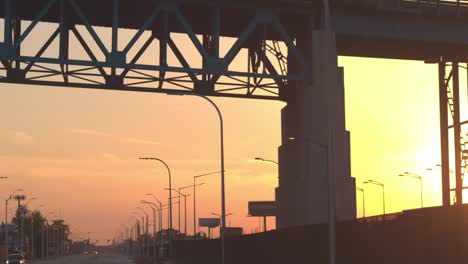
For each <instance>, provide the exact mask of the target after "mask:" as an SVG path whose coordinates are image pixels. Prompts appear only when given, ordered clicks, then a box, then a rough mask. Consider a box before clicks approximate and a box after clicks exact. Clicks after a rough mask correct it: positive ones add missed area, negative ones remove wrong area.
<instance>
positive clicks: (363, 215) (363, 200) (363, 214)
mask: <svg viewBox="0 0 468 264" xmlns="http://www.w3.org/2000/svg"><path fill="white" fill-rule="evenodd" d="M356 190H358V191H360V192H362V217H363V218H366V204H365V197H364V189H363V188H361V187H357V186H356Z"/></svg>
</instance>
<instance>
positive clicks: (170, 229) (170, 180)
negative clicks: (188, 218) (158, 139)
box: [140, 157, 173, 256]
mask: <svg viewBox="0 0 468 264" xmlns="http://www.w3.org/2000/svg"><path fill="white" fill-rule="evenodd" d="M140 159H141V160H155V161H159V162H161V163H162V164H163V165H164V166H165V167H166V169H167V172H168V174H169V236H168V239H169V255H170V256H172V250H173V249H172V176H171V169H170V168H169V166H168V165H167V163H166V162H164V161H163V160H162V159H159V158H153V157H150V158H140Z"/></svg>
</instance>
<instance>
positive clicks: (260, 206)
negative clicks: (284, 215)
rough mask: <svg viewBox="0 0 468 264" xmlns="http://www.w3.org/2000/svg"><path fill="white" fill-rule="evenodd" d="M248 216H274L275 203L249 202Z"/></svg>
mask: <svg viewBox="0 0 468 264" xmlns="http://www.w3.org/2000/svg"><path fill="white" fill-rule="evenodd" d="M249 216H263V217H267V216H276V202H275V201H257V202H255V201H251V202H249Z"/></svg>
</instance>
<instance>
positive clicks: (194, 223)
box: [193, 171, 221, 239]
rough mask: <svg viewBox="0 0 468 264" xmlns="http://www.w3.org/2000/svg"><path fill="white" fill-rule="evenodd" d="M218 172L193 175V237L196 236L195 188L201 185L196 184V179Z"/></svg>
mask: <svg viewBox="0 0 468 264" xmlns="http://www.w3.org/2000/svg"><path fill="white" fill-rule="evenodd" d="M219 173H221V172H220V171H217V172H211V173H205V174H201V175H196V176H193V236H194V237H195V239H196V236H197V199H196V193H197V192H196V190H197V186H200V185H202V184H197V179H198V178H201V177H205V176H209V175H215V174H219Z"/></svg>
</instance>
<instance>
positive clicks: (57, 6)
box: [0, 0, 311, 99]
mask: <svg viewBox="0 0 468 264" xmlns="http://www.w3.org/2000/svg"><path fill="white" fill-rule="evenodd" d="M106 1H107V2H108V3H109V6H108V8H107V9H108V12H107V10H106V12H107V13H109V14H108V16H109V18H110V19H111V21H109V23H108V25H110V26H107V27H98V26H96V25H94V24H93V23H94V22H93V21H94V19H92V18H91V15H89V14H88V13H89V8H86V7H87V6H86V5H83V3H88V2H89V1H86V0H40V1H34V4H35V5H38V3H40V8H38V10H36V11H35V14H34V16H33V17H34V18H33V19H32V20H25V19H24V18H22V17H21V16H19V15H18V13H19V12H18V10H19V9H21V8H27V7H24V6H22V5H23V4H24V3H26V2H28V0H3V1H2V5H1V6H2V8H3V11H4V14H3V17H4V32H3V33H4V34H3V35H4V36H3V38H4V40H3V43H0V61H1V62H2V64H1V65H2V67H1V68H0V74H1V77H0V81H1V82H16V83H24V84H35V85H49V86H50V85H52V86H69V87H79V88H97V89H115V90H126V91H145V92H165V93H171V92H177V93H192V92H196V93H200V94H206V95H215V96H228V97H246V98H262V99H282V98H281V89H286V84H287V82H288V80H294V81H300V80H303V79H304V78H305V72H306V65H305V61H304V54H303V52H304V51H302V50H300V49H299V48H298V47H297V46H296V43H295V36H294V32H292V31H291V29H290V28H287V26H285V25H284V24H283V23H282V18H283V17H284V13H281V12H284V11H281V12H278V11H277V10H275V9H272V8H269V9H268V8H259V7H255V8H253V7H248V8H247V7H246V8H245V9H244V10H242V9H240V10H238V11H236V12H240V13H241V12H243V13H245V14H249V15H248V16H249V19H248V20H246V21H248V23H245V25H243V26H240V27H237V29H236V30H237V31H238V32H237V33H235V34H233V35H235V37H234V38H233V37H232V36H230V38H229V41H226V39H227V38H225V37H223V36H222V34H223V32H226V29H223V30H222V26H223V25H225V21H224V20H225V19H226V18H225V17H224V14H226V13H227V11H225V9H224V7H222V6H221V7H220V6H207V7H206V10H207V11H206V13H207V14H209V15H210V19H209V21H210V24H208V25H206V27H205V28H208V29H210V30H204V31H205V32H203V33H202V34H201V33H200V32H199V30H198V28H200V25H195V26H194V25H193V24H194V23H197V22H196V21H197V20H196V19H193V18H192V16H193V14H188V13H187V11H186V10H187V8H186V7H182V6H181V5H180V4H176V3H173V2H166V1H150V2H148V1H146V2H145V4H146V5H147V6H146V7H145V10H147V13H145V14H141V16H140V17H139V21H141V22H142V23H141V25H140V26H139V28H137V29H124V28H123V27H121V25H123V24H128V22H127V21H126V20H127V19H128V18H129V17H132V16H135V14H132V13H131V12H132V10H127V9H126V8H123V7H126V5H128V1H127V0H110V1H109V0H106ZM29 2H31V3H33V2H32V0H31V1H29ZM124 2H125V5H124ZM148 3H151V4H148ZM20 4H21V6H20ZM135 4H136V5H138V3H135ZM310 16H311V15H310ZM51 17H54V18H56V19H51ZM231 17H232V16H231ZM22 19H23V20H22ZM229 19H231V18H229ZM46 22H52V23H46ZM230 23H232V21H231V22H230ZM24 25H27V26H26V27H24ZM22 27H24V29H23V28H22ZM194 27H196V28H197V30H194ZM37 32H41V33H42V32H44V33H42V34H40V37H39V38H38V35H37ZM39 39H40V40H39ZM181 39H183V41H182V40H181ZM30 50H35V52H34V53H31V51H30ZM284 54H288V55H290V56H292V57H293V58H292V59H291V58H289V59H287V56H286V55H284ZM286 61H288V62H291V61H294V62H295V64H296V65H298V66H296V67H295V68H298V69H295V71H294V73H288V70H287V65H288V64H287V63H286Z"/></svg>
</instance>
